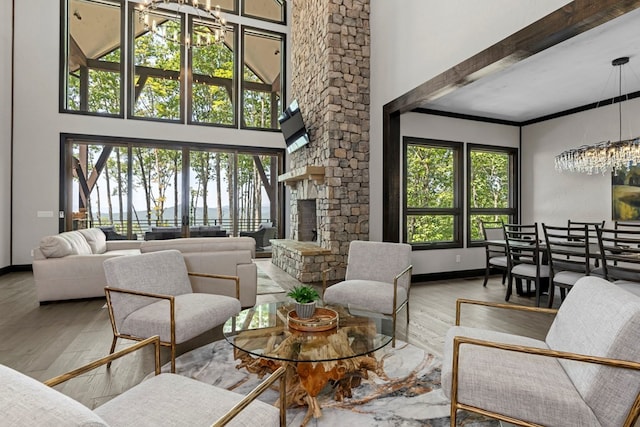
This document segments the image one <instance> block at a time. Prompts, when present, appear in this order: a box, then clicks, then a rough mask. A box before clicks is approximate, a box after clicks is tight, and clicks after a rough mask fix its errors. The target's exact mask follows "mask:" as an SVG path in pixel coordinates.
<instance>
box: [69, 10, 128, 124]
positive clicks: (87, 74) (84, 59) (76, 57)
mask: <svg viewBox="0 0 640 427" xmlns="http://www.w3.org/2000/svg"><path fill="white" fill-rule="evenodd" d="M120 14H121V6H120V2H119V1H109V0H101V1H91V0H69V1H68V4H67V8H66V13H65V14H63V15H62V16H63V17H64V19H63V28H66V32H65V34H66V37H65V38H64V41H65V49H63V51H64V52H66V58H65V60H64V61H63V64H64V69H65V73H64V74H63V76H64V81H63V85H62V88H63V95H62V96H61V97H60V110H61V111H69V112H82V113H89V114H91V113H93V114H101V115H108V116H121V115H122V108H121V100H122V91H123V86H122V81H123V79H122V75H123V68H122V63H123V61H122V49H121V39H122V29H121V25H120V22H121V21H120V16H121V15H120ZM98 27H99V28H101V29H102V32H101V33H100V34H96V31H95V29H96V28H98Z"/></svg>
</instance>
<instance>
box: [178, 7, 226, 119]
mask: <svg viewBox="0 0 640 427" xmlns="http://www.w3.org/2000/svg"><path fill="white" fill-rule="evenodd" d="M198 25H199V24H198V21H196V20H194V21H193V26H194V27H196V31H199V30H198V29H197V27H198ZM236 34H237V32H236V31H235V27H232V26H229V30H228V31H227V33H226V35H225V40H224V42H223V43H216V44H211V45H204V46H193V47H192V48H191V49H190V50H189V52H190V61H191V70H192V71H193V72H192V73H191V74H190V77H191V85H190V89H191V96H190V99H191V104H190V115H189V116H190V121H191V122H192V123H211V124H219V125H231V126H233V125H235V124H236V114H235V111H236V108H235V106H236V99H237V97H236V93H237V91H236V87H235V86H236V85H235V82H236V81H237V79H236V66H235V52H236V45H237V37H236Z"/></svg>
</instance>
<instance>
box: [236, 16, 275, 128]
mask: <svg viewBox="0 0 640 427" xmlns="http://www.w3.org/2000/svg"><path fill="white" fill-rule="evenodd" d="M242 38H243V47H244V48H243V61H242V120H243V127H247V128H253V129H278V128H279V126H280V125H279V123H278V115H279V114H280V112H281V111H282V102H281V100H282V86H283V83H284V80H283V75H284V72H283V71H284V70H283V61H282V58H283V56H282V55H283V52H284V36H283V35H282V34H277V33H271V32H266V31H259V30H256V29H245V30H244V31H243V37H242Z"/></svg>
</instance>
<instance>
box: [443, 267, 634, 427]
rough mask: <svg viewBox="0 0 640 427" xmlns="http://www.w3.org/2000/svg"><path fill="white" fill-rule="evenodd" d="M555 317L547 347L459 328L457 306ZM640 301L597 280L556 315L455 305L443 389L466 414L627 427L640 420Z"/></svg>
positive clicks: (580, 286) (581, 285)
mask: <svg viewBox="0 0 640 427" xmlns="http://www.w3.org/2000/svg"><path fill="white" fill-rule="evenodd" d="M463 304H464V305H467V304H474V305H481V306H486V307H493V308H500V309H507V310H519V311H526V312H532V313H533V312H536V313H550V314H555V319H554V321H553V323H552V325H551V327H550V329H549V332H548V333H547V336H546V337H545V339H544V340H537V339H533V338H528V337H524V336H519V335H512V334H507V333H502V332H497V331H490V330H485V329H479V328H472V327H466V326H460V309H461V307H462V305H463ZM639 342H640V297H637V296H635V295H633V294H631V293H629V292H627V291H625V290H624V289H622V288H620V287H618V286H616V285H614V284H612V283H610V282H608V281H606V280H604V279H602V278H599V277H595V276H585V277H583V278H581V279H579V280H578V281H577V282H576V283H575V285H574V286H573V289H572V291H571V292H569V294H568V295H567V297H566V299H565V300H564V302H563V304H562V305H561V306H560V309H558V310H555V309H549V308H537V307H526V306H521V305H511V304H501V303H492V302H483V301H472V300H458V302H457V313H456V326H453V327H452V328H451V329H450V330H449V331H448V333H447V336H446V339H445V348H444V350H445V351H444V360H443V365H442V388H443V391H444V393H445V395H446V396H447V397H449V398H450V399H451V426H452V427H453V426H455V423H456V417H457V411H458V410H466V411H470V412H475V413H479V414H482V415H485V416H489V417H492V418H495V419H498V420H502V421H506V422H509V423H512V424H516V425H520V426H542V425H545V426H555V427H563V426H564V427H569V426H607V427H613V426H624V427H632V426H633V425H634V423H635V422H636V421H637V420H638V418H639V416H640V346H639V345H638V343H639Z"/></svg>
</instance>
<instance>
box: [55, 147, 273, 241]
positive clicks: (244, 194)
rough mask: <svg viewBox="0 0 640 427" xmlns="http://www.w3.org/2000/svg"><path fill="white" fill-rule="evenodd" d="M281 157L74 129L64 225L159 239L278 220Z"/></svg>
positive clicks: (231, 231) (234, 231)
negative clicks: (111, 137)
mask: <svg viewBox="0 0 640 427" xmlns="http://www.w3.org/2000/svg"><path fill="white" fill-rule="evenodd" d="M282 160H283V150H272V149H260V150H255V149H253V150H250V149H245V150H237V149H234V150H230V149H228V148H227V149H225V148H216V147H207V148H204V147H202V146H196V145H189V144H180V143H174V144H166V143H150V142H142V141H125V140H123V141H115V142H114V141H100V140H99V139H95V140H87V139H86V138H76V137H73V136H69V137H67V138H66V142H65V154H64V158H63V164H64V165H65V167H64V170H66V171H68V173H67V174H66V175H65V176H64V177H63V181H62V182H61V185H62V188H65V192H64V194H65V197H64V199H65V202H64V211H65V226H64V229H65V230H72V229H79V228H88V227H102V228H103V229H105V230H106V231H109V232H110V235H111V236H112V237H114V238H132V239H139V240H142V239H146V240H155V239H166V238H176V237H187V236H197V237H218V236H227V235H232V236H237V235H240V233H244V232H253V231H255V230H257V229H258V227H259V226H260V225H261V224H263V225H268V226H269V227H272V226H275V227H278V226H281V225H282V224H281V222H282V221H281V215H282V213H281V209H280V208H281V206H280V205H281V199H280V195H279V194H280V192H281V184H278V183H277V176H278V175H279V174H280V173H282ZM66 165H71V167H67V166H66ZM276 235H277V234H276V233H274V236H273V237H275V236H276ZM260 243H261V245H260V247H261V248H262V250H264V246H265V245H264V244H263V243H264V242H260Z"/></svg>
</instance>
